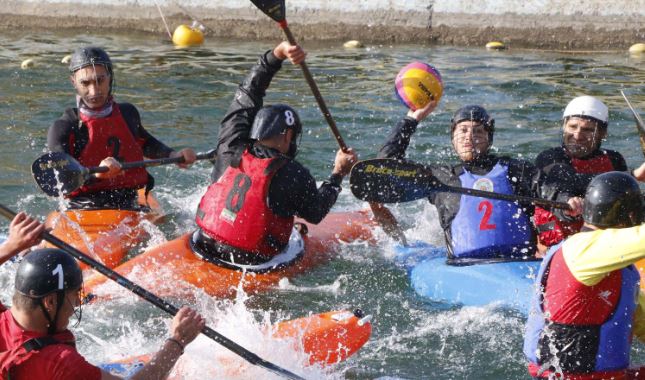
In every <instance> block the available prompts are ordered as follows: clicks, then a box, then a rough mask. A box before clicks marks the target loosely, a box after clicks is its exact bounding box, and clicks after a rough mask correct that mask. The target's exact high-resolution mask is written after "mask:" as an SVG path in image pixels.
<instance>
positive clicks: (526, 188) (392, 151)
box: [378, 117, 540, 255]
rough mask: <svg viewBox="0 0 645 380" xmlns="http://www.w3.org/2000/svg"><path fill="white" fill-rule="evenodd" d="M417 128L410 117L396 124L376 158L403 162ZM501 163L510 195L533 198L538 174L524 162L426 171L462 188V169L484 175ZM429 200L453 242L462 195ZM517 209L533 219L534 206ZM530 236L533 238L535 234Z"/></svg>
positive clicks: (484, 160)
mask: <svg viewBox="0 0 645 380" xmlns="http://www.w3.org/2000/svg"><path fill="white" fill-rule="evenodd" d="M417 125H418V122H417V121H416V120H414V119H412V118H409V117H405V118H403V119H402V120H401V121H399V122H398V123H397V124H396V126H395V127H394V129H393V130H392V131H391V132H390V135H389V136H388V138H387V140H386V142H385V144H384V145H383V147H382V148H381V149H380V150H379V153H378V157H379V158H397V159H403V158H405V151H406V149H407V148H408V145H409V144H410V138H411V137H412V134H414V132H415V131H416V128H417ZM500 161H502V162H503V163H504V164H507V165H508V176H509V183H510V184H511V187H512V188H513V193H514V194H516V195H523V196H529V197H535V194H536V191H537V190H536V189H537V186H538V183H540V177H539V172H538V170H537V169H536V167H535V166H533V164H532V163H530V162H527V161H523V160H516V159H512V158H509V157H497V156H495V155H492V154H487V155H484V156H481V157H478V158H477V159H475V160H473V161H470V162H461V163H459V164H457V165H430V166H429V168H430V169H431V170H432V174H433V175H434V176H435V177H437V179H439V180H440V181H441V182H443V183H444V184H446V185H449V186H457V187H461V181H460V180H459V176H460V175H461V174H462V173H463V171H464V169H466V170H468V171H469V172H471V173H473V174H476V175H486V174H488V173H489V172H490V171H491V170H492V169H493V167H494V166H495V165H496V164H497V163H498V162H500ZM428 200H429V201H430V203H432V204H433V205H435V207H437V212H438V214H439V223H440V225H441V228H443V231H444V234H445V236H446V242H450V241H452V239H451V237H450V234H451V228H450V227H451V224H452V221H453V220H454V219H455V216H456V215H457V212H458V211H459V206H460V202H461V195H460V194H454V193H447V192H438V193H434V194H432V195H431V196H430V197H429V198H428ZM520 206H521V207H522V209H523V211H524V212H525V213H526V214H527V216H528V217H532V216H533V213H534V210H535V208H534V206H533V205H531V204H530V203H520ZM533 235H534V236H535V234H533ZM446 245H447V247H448V251H449V255H451V252H450V249H451V247H450V244H448V243H447V244H446Z"/></svg>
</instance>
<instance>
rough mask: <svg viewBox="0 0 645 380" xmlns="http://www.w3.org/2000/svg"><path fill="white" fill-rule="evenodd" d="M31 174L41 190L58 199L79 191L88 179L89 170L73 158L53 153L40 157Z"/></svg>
mask: <svg viewBox="0 0 645 380" xmlns="http://www.w3.org/2000/svg"><path fill="white" fill-rule="evenodd" d="M31 173H32V175H33V176H34V180H35V181H36V183H37V184H38V186H39V187H40V189H41V190H42V191H43V192H44V193H45V194H47V195H49V196H52V197H57V196H58V195H59V194H60V193H63V194H65V195H66V194H69V193H71V192H73V191H74V190H76V189H78V188H79V187H81V186H82V185H83V183H85V180H86V179H87V175H88V172H87V169H86V168H85V167H83V165H81V164H80V163H79V162H78V161H76V160H75V159H74V158H73V157H72V156H70V155H68V154H65V153H61V152H51V153H47V154H43V155H42V156H40V157H38V159H36V161H34V163H33V164H32V165H31Z"/></svg>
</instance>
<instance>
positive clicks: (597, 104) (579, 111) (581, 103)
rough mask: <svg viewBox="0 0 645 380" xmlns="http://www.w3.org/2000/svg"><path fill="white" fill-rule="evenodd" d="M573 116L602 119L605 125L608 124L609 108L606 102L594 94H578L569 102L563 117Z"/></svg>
mask: <svg viewBox="0 0 645 380" xmlns="http://www.w3.org/2000/svg"><path fill="white" fill-rule="evenodd" d="M572 116H580V117H585V118H592V119H596V120H598V121H600V122H601V123H602V124H603V125H604V126H606V125H607V121H608V119H609V117H608V109H607V106H606V105H605V103H603V102H601V101H600V100H598V99H596V98H594V97H593V96H587V95H585V96H578V97H577V98H575V99H573V100H572V101H570V102H569V104H567V108H565V109H564V115H562V118H563V119H566V118H568V117H572Z"/></svg>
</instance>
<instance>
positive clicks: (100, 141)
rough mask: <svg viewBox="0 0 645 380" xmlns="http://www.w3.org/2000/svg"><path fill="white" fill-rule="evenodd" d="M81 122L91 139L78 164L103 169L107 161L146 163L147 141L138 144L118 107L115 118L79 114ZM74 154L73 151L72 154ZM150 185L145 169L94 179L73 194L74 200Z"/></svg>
mask: <svg viewBox="0 0 645 380" xmlns="http://www.w3.org/2000/svg"><path fill="white" fill-rule="evenodd" d="M79 117H80V119H81V121H83V123H84V124H85V125H86V126H87V130H88V134H89V139H88V142H87V145H85V147H84V148H83V150H82V151H81V154H80V156H79V157H77V158H78V161H79V162H80V163H81V164H82V165H83V166H87V167H92V166H99V164H100V163H101V161H103V160H104V159H106V158H107V157H114V158H116V159H117V160H119V161H120V162H133V161H141V160H143V149H142V147H141V146H142V145H143V141H137V139H136V138H135V137H134V136H133V135H132V132H131V131H130V129H129V128H128V125H127V123H126V122H125V119H124V118H123V116H122V114H121V110H120V109H119V106H118V104H117V103H114V104H113V106H112V114H111V115H110V116H108V117H104V118H90V117H88V116H85V115H83V114H82V113H80V112H79ZM71 151H73V149H72V150H71ZM147 183H148V172H147V171H146V169H144V168H137V169H129V170H127V171H123V172H122V173H121V174H120V175H118V176H116V177H113V178H109V179H97V178H94V179H92V180H91V181H88V183H87V184H85V185H83V186H82V187H81V188H80V189H79V190H77V191H75V192H74V193H72V194H70V196H72V197H74V196H77V195H80V194H82V193H93V192H97V191H100V190H114V189H139V188H142V187H145V186H146V184H147Z"/></svg>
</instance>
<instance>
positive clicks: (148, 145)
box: [47, 47, 195, 209]
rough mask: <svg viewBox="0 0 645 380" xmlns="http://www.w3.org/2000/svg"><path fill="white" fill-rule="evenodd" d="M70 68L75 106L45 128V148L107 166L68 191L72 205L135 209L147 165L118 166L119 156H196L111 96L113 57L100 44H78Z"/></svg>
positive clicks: (146, 182) (148, 184)
mask: <svg viewBox="0 0 645 380" xmlns="http://www.w3.org/2000/svg"><path fill="white" fill-rule="evenodd" d="M69 70H70V72H71V76H70V80H71V82H72V85H73V86H74V88H75V89H76V108H67V109H66V110H65V112H64V113H63V116H62V117H61V118H60V119H58V120H56V121H55V122H54V124H53V125H52V126H51V127H50V128H49V132H48V134H47V146H48V149H49V150H50V151H52V152H63V153H67V154H69V155H71V156H72V157H74V158H76V159H77V160H78V161H79V162H80V163H81V164H82V165H83V166H87V167H93V166H106V167H108V168H109V169H110V170H109V171H108V172H105V173H96V174H95V175H94V177H93V178H91V179H90V181H88V182H87V183H86V184H85V185H84V186H82V187H81V188H80V189H79V190H77V191H75V192H73V193H72V194H70V195H69V201H70V207H71V208H115V209H136V208H137V207H138V204H137V198H138V197H137V189H141V188H145V189H146V193H147V191H149V190H150V189H152V187H153V185H154V180H153V178H152V177H151V176H150V174H148V172H147V171H146V170H145V168H137V169H131V170H127V171H125V170H124V171H121V164H120V163H121V162H133V161H141V160H143V159H144V157H148V158H166V157H180V156H181V157H183V158H184V160H185V161H184V163H183V164H179V166H181V167H184V168H185V167H186V166H187V165H189V164H192V163H193V162H194V161H195V152H194V151H193V150H192V149H189V148H186V149H182V150H180V151H178V152H176V151H174V150H172V149H171V148H169V147H167V146H166V145H164V144H163V143H162V142H160V141H159V140H157V139H156V138H154V137H153V136H152V135H150V134H149V133H148V132H147V131H146V130H145V129H144V128H143V126H142V125H141V118H140V116H139V111H138V110H137V108H136V107H135V106H133V105H132V104H130V103H117V102H116V101H115V100H114V96H113V95H112V90H113V85H114V81H115V78H114V71H113V68H112V61H111V60H110V57H109V56H108V54H107V53H106V52H105V51H104V50H103V49H101V48H98V47H83V48H78V49H76V50H75V51H74V54H73V55H72V58H71V60H70V64H69Z"/></svg>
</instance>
